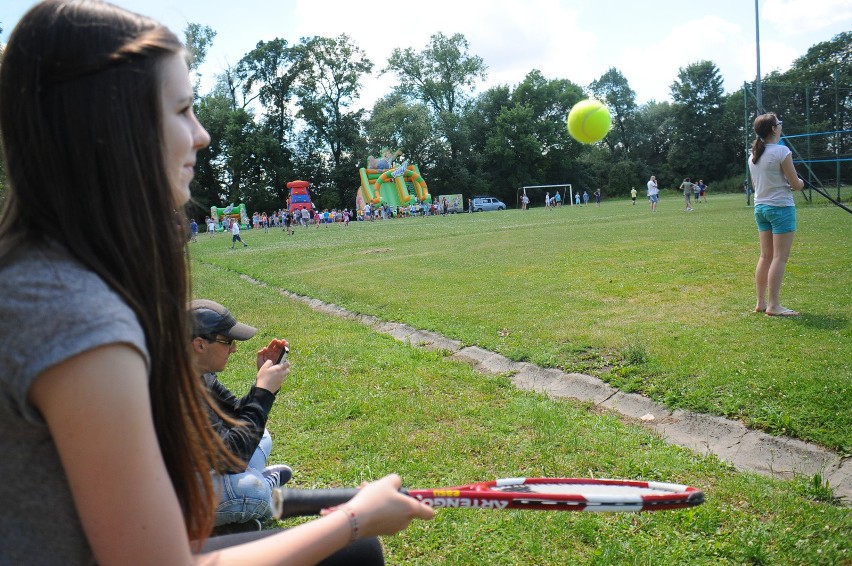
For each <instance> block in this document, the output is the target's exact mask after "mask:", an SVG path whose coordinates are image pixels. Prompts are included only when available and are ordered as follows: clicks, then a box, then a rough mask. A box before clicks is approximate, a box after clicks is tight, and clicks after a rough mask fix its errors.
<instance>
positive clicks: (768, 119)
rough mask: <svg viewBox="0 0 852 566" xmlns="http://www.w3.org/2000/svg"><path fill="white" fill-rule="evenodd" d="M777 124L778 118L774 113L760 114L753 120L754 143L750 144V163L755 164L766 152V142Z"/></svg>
mask: <svg viewBox="0 0 852 566" xmlns="http://www.w3.org/2000/svg"><path fill="white" fill-rule="evenodd" d="M777 123H778V117H777V116H776V115H775V113H774V112H767V113H766V114H761V115H760V116H758V117H757V118H755V119H754V126H753V129H754V135H755V136H756V137H755V138H754V141H753V142H752V144H751V162H752V163H757V161H758V159H760V156H761V155H763V152H764V151H766V140H765V138H767V137H768V136H770V135H771V134H772V128H774V127H775V124H777Z"/></svg>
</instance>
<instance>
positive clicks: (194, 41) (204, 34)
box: [183, 22, 216, 96]
mask: <svg viewBox="0 0 852 566" xmlns="http://www.w3.org/2000/svg"><path fill="white" fill-rule="evenodd" d="M183 35H184V43H185V45H186V48H187V49H188V50H189V52H190V54H191V55H192V57H190V59H189V70H190V72H193V73H195V81H194V82H193V90H194V91H195V94H196V96H198V89H199V86H200V84H201V74H200V73H199V72H198V68H199V67H201V65H202V64H203V63H204V60H205V59H207V50H208V49H210V46H211V45H213V39H214V38H215V37H216V32H215V31H214V30H213V28H211V27H210V26H202V25H201V24H196V23H192V22H190V23H189V24H187V26H186V29H185V30H184V32H183Z"/></svg>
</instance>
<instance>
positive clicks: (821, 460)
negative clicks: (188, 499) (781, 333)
mask: <svg viewBox="0 0 852 566" xmlns="http://www.w3.org/2000/svg"><path fill="white" fill-rule="evenodd" d="M243 278H244V279H246V280H248V281H251V282H252V283H254V284H257V285H262V286H266V284H265V283H263V282H261V281H257V280H255V279H252V278H249V277H245V276H243ZM278 291H279V292H280V293H281V294H282V295H284V296H286V297H289V298H291V299H293V300H295V301H299V302H302V303H306V304H307V305H309V306H310V307H311V308H313V309H314V310H317V311H320V312H324V313H327V314H331V315H334V316H338V317H341V318H346V319H349V320H353V321H356V322H360V323H361V324H364V325H367V326H370V327H371V328H373V329H374V330H376V331H377V332H381V333H383V334H387V335H390V336H392V337H394V338H396V339H397V340H399V341H401V342H408V343H410V344H412V345H413V346H416V347H418V348H426V349H432V350H443V351H448V352H451V356H450V357H451V359H454V360H458V361H463V362H466V363H468V364H470V365H471V366H473V368H474V369H475V370H477V371H480V372H483V373H487V374H491V375H497V374H510V375H511V379H512V382H513V383H514V384H515V385H516V386H517V387H518V388H519V389H525V390H529V391H536V392H539V393H545V394H547V395H549V396H551V397H554V398H571V399H577V400H579V401H584V402H589V403H594V404H595V405H597V406H600V407H605V408H607V409H611V410H613V411H617V412H618V413H620V414H621V415H623V416H624V417H625V418H627V419H630V420H632V421H635V423H636V424H639V425H641V426H643V427H646V428H649V429H651V430H654V431H655V432H657V433H658V434H659V435H660V436H661V437H662V438H664V439H665V440H666V441H668V442H670V443H672V444H677V445H679V446H683V447H686V448H689V449H690V450H693V451H695V452H699V453H701V454H715V455H716V456H718V457H719V458H720V459H721V460H724V461H726V462H729V463H730V464H732V465H733V466H735V467H736V468H737V469H739V470H745V471H750V472H757V473H760V474H764V475H768V476H773V477H778V478H785V479H789V478H792V477H793V476H794V475H797V474H799V475H804V476H808V477H812V476H814V475H815V474H820V476H822V478H823V480H825V481H828V482H829V485H830V486H831V487H832V489H833V490H834V494H835V495H836V496H837V497H841V498H843V500H844V502H845V503H846V504H850V503H852V458H845V459H843V458H840V457H839V456H838V455H837V454H836V453H834V452H832V451H831V450H828V449H826V448H823V447H821V446H818V445H815V444H810V443H807V442H803V441H801V440H796V439H794V438H787V437H783V436H772V435H770V434H766V433H764V432H760V431H756V430H751V429H749V428H747V427H746V426H745V425H743V424H742V423H740V422H738V421H733V420H729V419H725V418H722V417H714V416H709V415H704V414H700V413H692V412H689V411H681V410H670V409H667V408H666V407H664V406H662V405H660V404H659V403H656V402H654V401H652V400H650V399H648V398H646V397H643V396H641V395H637V394H634V393H622V392H621V391H619V390H618V389H616V388H614V387H612V386H610V385H607V384H606V383H605V382H603V381H601V380H600V379H598V378H596V377H592V376H589V375H584V374H580V373H565V372H563V371H561V370H558V369H546V368H541V367H538V366H536V365H533V364H530V363H526V362H514V361H512V360H510V359H508V358H506V357H504V356H501V355H500V354H496V353H494V352H490V351H488V350H483V349H482V348H477V347H475V346H469V347H466V348H465V347H463V346H462V344H461V342H458V341H456V340H450V339H448V338H445V337H443V336H441V335H440V334H436V333H433V332H426V331H422V330H417V329H415V328H412V327H410V326H408V325H405V324H400V323H392V322H385V321H382V320H379V319H378V318H376V317H373V316H367V315H361V314H357V313H353V312H350V311H348V310H346V309H344V308H342V307H339V306H337V305H333V304H328V303H324V302H323V301H320V300H318V299H311V298H310V297H305V296H302V295H296V294H295V293H291V292H289V291H286V290H284V289H278Z"/></svg>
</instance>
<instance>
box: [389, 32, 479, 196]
mask: <svg viewBox="0 0 852 566" xmlns="http://www.w3.org/2000/svg"><path fill="white" fill-rule="evenodd" d="M468 48H469V44H468V41H467V39H465V37H464V36H463V35H462V34H455V35H453V36H452V37H447V36H445V35H444V34H442V33H438V34H435V35H433V36H432V37H431V38H430V41H429V44H428V45H427V46H426V48H425V49H424V50H423V51H421V52H420V53H417V52H415V51H414V50H413V49H412V48H407V49H405V50H400V49H399V48H397V49H394V50H393V52H392V53H391V56H390V58H389V59H388V65H387V67H386V68H385V69H383V71H382V73H385V72H392V73H394V74H396V76H397V78H398V79H399V86H398V87H397V92H399V93H401V94H403V95H405V96H408V97H410V98H411V99H413V100H420V101H422V102H423V103H425V104H426V106H427V107H428V108H429V110H430V112H431V114H432V119H433V120H434V130H435V135H436V136H438V137H440V138H441V139H442V140H443V142H444V143H446V147H447V151H446V152H445V153H444V154H443V155H440V156H438V159H437V160H436V164H435V170H434V177H436V178H437V180H438V183H437V184H438V185H443V184H446V185H448V186H449V185H450V184H452V185H458V184H462V185H464V184H465V183H466V182H468V180H469V179H468V178H467V177H468V170H467V168H466V167H465V164H464V163H462V162H461V160H460V157H461V155H462V154H463V153H464V152H465V151H466V149H467V147H468V141H467V129H466V125H465V124H464V121H463V117H464V114H465V111H466V110H467V107H468V104H469V103H470V97H471V94H472V93H473V91H474V87H475V85H476V81H477V80H479V79H484V78H485V76H486V73H485V71H486V69H487V67H486V66H485V63H484V62H483V61H482V59H481V58H480V57H478V56H475V55H470V54H468Z"/></svg>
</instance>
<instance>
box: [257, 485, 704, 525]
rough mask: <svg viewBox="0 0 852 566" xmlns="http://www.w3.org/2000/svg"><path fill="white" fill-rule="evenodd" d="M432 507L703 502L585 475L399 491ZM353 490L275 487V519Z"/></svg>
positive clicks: (689, 491) (690, 494)
mask: <svg viewBox="0 0 852 566" xmlns="http://www.w3.org/2000/svg"><path fill="white" fill-rule="evenodd" d="M400 492H401V493H404V494H406V495H408V496H410V497H413V498H414V499H417V500H418V501H421V502H423V503H425V504H426V505H429V506H430V507H432V508H434V509H450V508H460V509H497V510H500V509H538V510H544V511H598V512H602V511H615V512H625V511H662V510H664V509H681V508H684V507H694V506H696V505H701V504H702V503H704V492H703V491H701V490H698V489H695V488H694V487H689V486H687V485H678V484H673V483H662V482H645V481H633V480H608V479H585V478H506V479H499V480H495V481H486V482H481V483H473V484H469V485H462V486H457V487H443V488H438V489H401V490H400ZM356 493H358V490H357V489H282V488H278V489H276V490H274V492H273V496H272V500H273V504H274V505H273V507H274V512H275V516H276V517H277V518H279V519H281V518H285V517H297V516H303V515H317V514H319V512H320V510H322V509H327V508H329V507H334V506H335V505H340V504H342V503H345V502H347V501H349V500H350V499H352V498H353V497H354V496H355V494H356Z"/></svg>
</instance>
